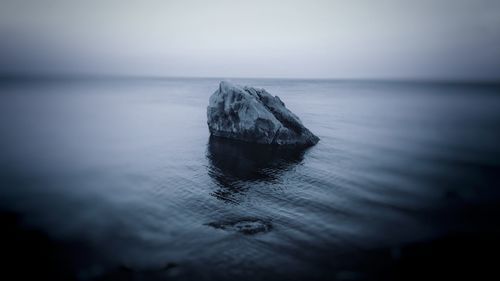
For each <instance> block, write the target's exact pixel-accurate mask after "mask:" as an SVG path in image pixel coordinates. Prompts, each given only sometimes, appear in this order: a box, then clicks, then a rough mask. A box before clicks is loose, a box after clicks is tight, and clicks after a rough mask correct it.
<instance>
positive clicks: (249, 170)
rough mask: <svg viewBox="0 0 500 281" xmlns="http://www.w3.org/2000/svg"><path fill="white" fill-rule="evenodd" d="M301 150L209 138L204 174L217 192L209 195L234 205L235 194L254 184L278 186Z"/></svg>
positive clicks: (300, 156)
mask: <svg viewBox="0 0 500 281" xmlns="http://www.w3.org/2000/svg"><path fill="white" fill-rule="evenodd" d="M304 152H305V150H304V149H294V148H281V147H275V146H266V145H259V144H251V143H245V142H240V141H234V140H229V139H224V138H219V137H214V136H211V137H210V138H209V141H208V148H207V158H208V160H209V168H208V174H209V175H210V177H211V178H212V179H214V181H215V182H216V184H217V185H218V187H219V189H217V190H216V191H215V192H214V193H213V195H214V196H215V197H216V198H218V199H221V200H224V201H228V202H232V203H238V200H237V194H239V193H243V192H245V191H246V190H248V188H250V187H251V186H252V185H254V184H257V183H262V182H264V183H279V182H280V181H281V180H282V177H283V176H284V174H285V173H286V172H287V171H290V170H291V169H293V168H294V167H295V166H296V165H298V164H300V163H301V162H302V160H303V158H304Z"/></svg>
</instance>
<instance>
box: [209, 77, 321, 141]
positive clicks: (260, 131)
mask: <svg viewBox="0 0 500 281" xmlns="http://www.w3.org/2000/svg"><path fill="white" fill-rule="evenodd" d="M207 118H208V121H207V123H208V129H209V130H210V133H211V134H212V135H214V136H218V137H224V138H230V139H237V140H242V141H247V142H254V143H261V144H274V145H291V146H311V145H314V144H316V143H317V142H318V141H319V138H318V137H317V136H315V135H314V134H313V133H311V131H309V130H308V129H307V128H306V127H304V125H302V122H301V121H300V119H299V118H298V117H297V116H296V115H295V114H293V113H292V112H291V111H290V110H288V109H287V108H286V107H285V104H284V103H283V102H282V101H281V100H280V99H279V98H278V96H275V97H273V96H271V95H270V94H269V93H268V92H266V90H264V89H257V88H252V87H246V86H245V87H242V86H239V85H235V84H231V83H229V82H225V81H222V82H221V83H220V85H219V89H218V90H217V91H215V93H213V94H212V96H211V97H210V102H209V105H208V108H207Z"/></svg>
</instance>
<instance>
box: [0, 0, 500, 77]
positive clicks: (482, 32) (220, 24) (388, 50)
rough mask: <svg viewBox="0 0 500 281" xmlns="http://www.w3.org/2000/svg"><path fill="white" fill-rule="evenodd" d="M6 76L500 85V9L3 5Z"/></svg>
mask: <svg viewBox="0 0 500 281" xmlns="http://www.w3.org/2000/svg"><path fill="white" fill-rule="evenodd" d="M0 3H1V4H0V5H1V8H0V42H1V43H0V44H1V45H0V60H1V63H0V71H1V72H4V73H5V72H36V73H38V72H41V73H58V72H75V73H77V72H84V73H97V74H99V73H108V74H132V75H135V74H137V75H170V76H226V77H236V76H251V77H321V78H336V77H337V78H388V77H396V78H444V79H448V78H471V79H473V78H480V79H491V78H500V48H499V47H498V46H500V1H495V0H420V1H405V0H387V1H383V0H380V1H361V0H358V1H356V0H353V1H311V0H299V1H270V0H267V1H260V0H258V1H235V0H232V1H229V0H227V1H224V0H218V1H201V0H200V1H195V0H183V1H96V0H92V1H63V0H62V1H50V0H35V1H27V0H9V1H0Z"/></svg>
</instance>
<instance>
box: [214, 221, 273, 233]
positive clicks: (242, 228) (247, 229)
mask: <svg viewBox="0 0 500 281" xmlns="http://www.w3.org/2000/svg"><path fill="white" fill-rule="evenodd" d="M207 225H209V226H211V227H213V228H217V229H222V230H226V231H234V232H239V233H243V234H246V235H254V234H257V233H265V232H269V231H270V230H271V228H272V224H271V223H270V222H269V221H266V220H262V219H257V218H244V219H238V220H232V221H223V222H211V223H208V224H207Z"/></svg>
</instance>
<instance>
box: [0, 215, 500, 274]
mask: <svg viewBox="0 0 500 281" xmlns="http://www.w3.org/2000/svg"><path fill="white" fill-rule="evenodd" d="M498 209H499V207H497V206H495V205H492V206H489V207H487V208H481V210H479V212H480V213H483V212H487V213H490V214H491V215H496V214H497V213H498ZM484 215H486V213H485V214H484ZM466 221H467V219H466ZM0 224H1V225H2V231H1V241H2V242H0V243H1V248H2V251H1V253H2V254H1V255H2V257H1V261H0V262H1V264H2V267H3V269H4V270H3V272H4V276H16V279H18V280H24V279H26V280H29V279H32V278H36V279H37V280H198V279H199V276H203V272H201V271H200V272H197V269H196V268H183V265H182V264H177V263H175V262H165V266H164V267H163V268H158V269H148V270H144V269H135V268H131V267H129V266H126V265H111V264H109V266H108V267H107V269H104V268H102V269H101V270H100V272H95V273H94V275H85V274H82V270H81V268H80V267H81V266H82V265H84V264H85V263H87V262H94V261H95V260H94V259H103V261H102V262H104V263H105V259H104V257H103V255H101V254H100V253H96V252H95V249H92V247H91V246H90V245H86V243H84V242H82V241H80V242H77V241H73V242H61V241H56V240H52V239H50V238H49V237H48V236H47V235H46V234H44V233H43V232H41V231H37V230H34V229H31V228H28V227H26V226H25V225H23V224H22V216H19V215H17V214H15V213H12V212H0ZM388 231H390V230H388ZM499 237H500V228H499V227H498V226H493V225H492V226H491V228H489V229H484V228H482V229H476V230H472V229H471V230H470V231H461V232H454V233H449V234H447V235H445V236H443V237H439V238H436V239H432V240H428V241H418V242H414V243H408V244H403V245H400V246H395V247H386V248H379V249H373V250H366V251H360V252H356V253H344V254H341V255H330V254H327V253H328V250H325V255H324V256H321V255H320V256H319V257H317V259H318V260H316V258H315V260H314V263H315V264H316V265H317V266H318V267H317V268H318V269H319V270H318V271H315V272H310V274H308V273H307V272H305V273H304V275H302V274H300V275H299V276H297V275H293V276H282V275H278V276H276V275H274V274H269V275H266V273H262V272H260V273H259V274H258V279H259V280H262V278H264V279H266V280H305V279H307V280H428V279H432V280H486V279H489V280H494V279H495V278H492V277H494V276H497V277H499V275H500V274H499V272H498V270H497V268H496V262H497V259H496V258H495V255H496V254H497V253H499V252H500V239H499ZM103 254H105V253H103ZM179 268H180V272H181V274H180V275H179V274H176V272H175V271H179ZM192 271H194V272H192ZM177 273H178V272H177ZM242 278H243V279H244V280H252V279H254V278H252V276H242ZM217 279H218V280H224V279H227V278H225V277H224V274H223V273H222V274H221V278H217Z"/></svg>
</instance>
